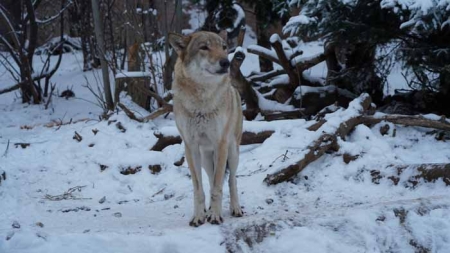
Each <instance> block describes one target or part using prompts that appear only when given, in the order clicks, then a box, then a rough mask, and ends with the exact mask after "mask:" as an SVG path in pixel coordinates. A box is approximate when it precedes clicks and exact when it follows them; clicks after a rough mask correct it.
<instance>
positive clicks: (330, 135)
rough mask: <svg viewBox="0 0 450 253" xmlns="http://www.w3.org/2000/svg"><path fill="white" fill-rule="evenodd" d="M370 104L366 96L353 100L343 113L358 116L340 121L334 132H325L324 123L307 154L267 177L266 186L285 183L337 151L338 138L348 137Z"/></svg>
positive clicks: (370, 101)
mask: <svg viewBox="0 0 450 253" xmlns="http://www.w3.org/2000/svg"><path fill="white" fill-rule="evenodd" d="M371 103H372V100H371V98H370V96H369V95H367V94H363V95H361V96H360V97H359V98H357V99H355V100H354V101H353V102H352V103H350V105H349V108H348V109H347V110H346V111H345V112H349V113H353V111H355V110H356V111H358V114H356V115H354V116H351V117H349V118H348V119H346V120H342V121H341V123H340V124H339V127H337V128H335V129H334V131H329V130H328V131H327V130H326V127H325V126H324V125H325V124H326V123H325V124H323V125H322V126H323V129H324V133H323V134H322V135H320V136H319V138H318V139H316V140H315V141H313V142H312V143H311V144H310V145H309V146H308V147H307V150H308V152H307V153H306V154H305V156H304V157H302V159H300V160H299V161H297V162H296V163H294V164H292V165H290V166H288V167H286V168H284V169H281V170H279V171H277V172H275V173H273V174H269V175H267V176H266V178H265V179H264V182H265V183H266V184H268V185H273V184H278V183H281V182H284V181H287V180H289V179H291V178H292V177H294V176H295V175H297V174H298V173H299V172H301V171H302V170H303V169H304V168H306V166H308V165H309V164H310V163H312V162H314V161H315V160H317V159H319V158H320V157H321V156H322V155H323V154H325V153H326V152H327V151H329V150H338V149H339V145H338V144H337V140H338V137H340V138H342V139H344V138H345V136H346V135H348V133H349V132H350V131H351V130H352V129H353V128H354V127H355V126H356V125H358V124H359V123H360V122H359V118H360V116H361V115H362V114H363V113H365V112H366V111H367V110H368V109H369V108H370V105H371ZM344 115H345V114H344ZM330 129H333V125H331V124H330Z"/></svg>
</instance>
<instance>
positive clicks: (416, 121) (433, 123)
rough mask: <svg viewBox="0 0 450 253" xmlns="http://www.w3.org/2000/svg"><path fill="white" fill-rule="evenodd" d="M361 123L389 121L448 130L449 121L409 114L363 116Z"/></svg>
mask: <svg viewBox="0 0 450 253" xmlns="http://www.w3.org/2000/svg"><path fill="white" fill-rule="evenodd" d="M361 121H362V123H363V124H365V125H375V124H377V123H380V122H382V121H387V122H391V123H393V124H399V125H404V126H416V127H427V128H434V129H438V130H444V131H450V123H449V122H448V121H447V120H445V118H441V119H439V120H432V119H427V118H425V117H423V116H420V115H419V116H409V115H395V114H392V115H385V116H382V117H376V116H364V117H362V119H361Z"/></svg>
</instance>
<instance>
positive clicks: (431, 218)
mask: <svg viewBox="0 0 450 253" xmlns="http://www.w3.org/2000/svg"><path fill="white" fill-rule="evenodd" d="M71 59H72V58H71V56H69V57H67V58H65V60H64V65H63V66H65V67H63V68H62V69H61V72H60V75H59V76H58V77H57V78H58V79H57V80H58V82H59V84H60V87H61V86H62V87H65V86H67V85H72V84H74V91H75V93H76V94H82V95H83V94H84V95H87V93H85V92H86V91H85V88H83V87H81V85H77V86H75V83H76V82H82V81H83V79H84V78H83V75H88V78H93V77H92V72H88V73H83V72H82V71H81V70H80V69H76V68H73V69H72V68H69V67H68V66H70V65H71V64H72V63H73V62H71V61H72V60H71ZM13 97H14V94H8V95H4V96H2V102H1V107H0V114H1V116H2V117H0V156H1V157H0V170H3V171H5V172H6V175H7V180H5V181H2V184H1V186H0V203H1V204H0V205H1V212H0V252H2V253H3V252H8V253H9V252H27V253H32V252H165V253H169V252H170V253H173V252H225V251H226V250H227V249H228V250H231V251H232V252H234V251H238V252H416V251H417V248H415V247H414V246H412V244H414V243H415V244H416V245H420V246H423V247H425V248H427V249H430V252H447V251H446V250H447V249H448V248H449V247H450V245H449V244H450V217H449V212H448V211H449V206H450V199H449V198H448V195H449V193H450V188H448V187H446V186H445V184H444V183H443V182H436V183H428V184H427V183H421V184H419V185H418V186H417V187H415V188H405V187H403V186H402V185H399V186H394V185H393V183H392V182H391V181H390V180H388V179H383V180H381V182H380V184H378V185H377V184H373V183H372V180H371V175H370V171H371V170H373V169H377V170H381V171H383V170H388V169H386V166H387V165H390V164H417V163H448V162H449V161H450V145H449V144H448V143H446V142H438V141H436V140H435V139H434V137H433V135H427V134H426V132H427V130H426V129H419V128H406V127H397V128H396V129H397V130H396V136H395V137H392V135H385V136H381V135H380V133H379V131H378V128H379V126H375V127H374V128H373V129H369V128H367V127H365V126H359V127H357V129H356V130H355V131H354V133H353V134H352V135H351V136H350V137H349V138H348V140H347V141H346V142H342V143H341V145H342V150H341V153H337V154H330V155H326V156H324V157H323V158H321V159H319V160H318V161H316V162H314V163H313V164H311V165H310V166H308V168H307V169H306V170H304V171H303V172H302V173H301V174H300V175H299V176H298V177H297V178H296V179H295V180H294V181H293V182H291V183H282V184H280V185H277V186H270V187H268V186H266V185H265V184H263V183H262V181H263V179H264V177H265V176H266V174H268V173H272V172H275V171H277V170H278V169H280V168H282V167H285V166H287V165H289V164H290V163H293V162H295V161H296V160H297V159H298V158H299V157H301V156H302V154H303V153H304V152H305V148H306V147H307V145H308V144H309V143H310V142H311V141H312V140H313V139H314V138H315V137H317V135H318V134H319V133H315V132H310V131H308V130H306V128H307V127H308V126H309V125H311V124H312V122H306V121H304V120H289V121H276V122H270V123H267V122H245V124H244V128H245V129H246V130H248V131H255V132H257V131H262V130H275V131H276V132H275V134H274V135H273V136H272V137H270V138H269V139H268V140H266V141H265V142H264V143H263V144H256V145H250V146H242V148H241V162H240V165H239V169H238V175H239V177H238V187H239V192H240V200H241V205H242V206H244V211H245V216H244V217H242V218H233V217H231V215H230V213H229V211H228V209H227V208H228V206H229V198H228V196H229V193H228V189H227V187H225V190H224V194H225V197H224V201H225V203H224V208H225V217H224V218H225V223H224V224H223V225H220V226H214V225H210V224H205V225H203V226H201V227H199V228H191V227H189V226H188V221H189V218H190V216H191V214H192V202H193V199H192V191H191V190H192V186H191V180H190V178H189V172H188V168H187V164H186V163H184V164H183V165H182V166H180V167H176V166H174V165H173V163H174V162H175V161H177V160H178V159H179V158H180V157H181V156H182V155H183V148H182V146H181V145H174V146H170V147H167V148H166V149H164V150H163V151H162V152H154V151H149V149H150V148H151V147H152V146H153V144H154V143H155V142H156V137H155V136H154V135H153V133H154V132H155V131H158V132H164V133H171V132H172V133H174V132H176V128H175V126H174V121H173V117H172V115H169V117H168V118H167V119H164V118H163V117H161V118H159V119H157V120H155V121H154V122H149V123H145V124H143V123H137V122H134V121H131V120H129V119H128V118H127V117H126V116H125V115H124V114H123V113H122V112H120V113H119V114H117V115H114V116H112V117H111V118H110V120H116V122H111V124H108V122H107V121H98V120H96V119H97V115H98V114H99V113H100V111H99V110H98V108H97V107H96V106H95V105H93V104H91V103H88V102H84V101H81V100H79V99H74V98H71V99H68V100H66V99H63V98H61V99H59V98H58V99H56V100H55V106H54V109H55V112H54V113H51V112H52V111H51V110H50V111H45V110H43V108H42V106H35V105H26V106H24V105H22V104H20V101H14V102H13V100H14V99H13ZM64 114H66V116H65V118H64V120H63V121H64V122H67V121H69V120H70V118H73V119H74V120H75V119H82V118H86V117H90V118H92V119H93V120H91V121H86V122H78V123H75V124H69V125H65V126H62V127H60V128H58V127H53V128H47V127H44V126H43V125H42V124H43V123H47V122H49V121H50V120H52V119H58V118H62V116H63V115H64ZM117 122H121V123H122V125H123V126H124V127H125V128H126V129H127V130H126V132H124V133H123V132H121V131H120V130H119V129H117V127H116V123H117ZM23 125H28V126H34V128H33V129H30V130H26V129H21V128H20V126H23ZM93 129H96V130H98V133H97V134H95V135H94V133H93V131H92V130H93ZM391 129H392V127H391ZM75 131H76V132H77V133H79V134H80V135H81V136H82V137H83V140H82V141H81V142H77V141H76V140H74V139H73V138H72V137H73V136H74V132H75ZM8 140H9V141H10V146H9V148H8V150H7V152H6V155H4V151H5V150H6V146H7V143H8ZM17 142H27V143H31V145H30V146H29V147H27V148H25V149H22V148H21V147H20V146H19V147H17V148H16V147H15V146H14V145H13V144H14V143H17ZM92 144H94V145H93V146H92ZM89 146H92V147H89ZM344 151H345V152H348V153H351V154H359V155H360V158H359V159H357V160H356V161H353V162H351V163H350V164H348V165H347V164H345V163H344V162H343V161H342V152H344ZM154 164H161V165H162V171H161V172H160V173H159V174H156V175H154V174H151V172H150V171H149V169H148V166H149V165H154ZM100 165H106V166H108V167H107V168H106V169H105V170H104V171H102V170H101V167H100ZM137 166H141V171H139V172H137V173H136V174H131V175H123V174H121V173H120V171H121V170H122V169H126V168H128V167H133V168H135V167H137ZM205 177H206V175H205ZM207 184H208V183H207V182H205V185H206V189H207V188H208V186H207ZM77 186H82V188H80V190H79V191H78V190H75V191H74V192H73V193H72V195H68V196H69V197H70V198H69V199H65V200H59V201H58V200H51V199H52V198H54V197H55V196H57V195H61V194H63V193H64V192H66V191H68V189H70V188H73V187H77ZM46 196H47V197H46ZM103 197H105V200H104V202H103V203H99V201H100V200H101V199H102V198H103ZM100 202H101V201H100ZM398 210H404V211H403V212H405V213H407V215H405V217H403V218H401V217H402V216H401V215H399V214H398V213H399V211H398ZM400 213H402V212H401V211H400ZM396 214H397V215H396ZM14 222H17V223H18V224H20V228H13V227H12V225H13V223H14ZM41 224H43V226H42V227H41V226H39V225H41ZM7 238H8V239H7ZM411 242H414V243H411ZM250 245H251V246H250Z"/></svg>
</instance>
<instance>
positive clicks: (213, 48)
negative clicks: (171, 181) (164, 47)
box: [169, 32, 243, 226]
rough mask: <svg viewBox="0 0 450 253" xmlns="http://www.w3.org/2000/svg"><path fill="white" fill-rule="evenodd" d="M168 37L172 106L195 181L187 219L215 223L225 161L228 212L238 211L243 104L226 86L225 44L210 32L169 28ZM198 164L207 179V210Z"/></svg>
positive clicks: (219, 214) (194, 222)
mask: <svg viewBox="0 0 450 253" xmlns="http://www.w3.org/2000/svg"><path fill="white" fill-rule="evenodd" d="M169 41H170V44H171V45H172V47H173V48H174V49H175V50H176V52H177V54H178V56H179V57H178V60H177V63H176V65H175V78H174V82H173V86H172V89H173V91H174V99H173V110H174V114H175V121H176V125H177V127H178V130H179V131H180V134H181V137H182V139H183V141H184V145H185V151H186V159H187V162H188V165H189V169H190V171H191V177H192V183H193V185H194V215H193V217H192V220H191V221H190V223H189V224H190V225H191V226H199V225H201V224H203V223H204V222H205V219H206V218H207V219H208V221H209V222H211V223H212V224H220V223H222V222H223V218H222V195H223V194H222V193H223V190H222V188H223V182H224V176H225V168H226V166H227V165H228V167H229V169H230V177H229V182H228V183H229V186H230V199H231V201H230V210H231V214H232V215H233V216H236V217H240V216H242V214H243V212H242V209H241V206H240V205H239V200H238V192H237V186H236V169H237V167H238V163H239V143H240V140H241V135H242V108H241V99H240V96H239V93H238V92H237V90H235V89H234V88H233V87H232V86H231V81H230V76H229V74H228V68H229V65H230V62H229V61H228V58H227V51H226V44H225V42H224V40H223V39H222V38H221V37H220V36H218V35H217V34H215V33H210V32H197V33H193V34H191V35H189V36H182V35H178V34H170V35H169ZM202 167H203V168H204V169H205V170H206V173H207V175H208V177H209V182H210V193H211V200H210V209H209V211H208V212H207V211H206V207H205V193H204V191H203V186H202V171H201V168H202Z"/></svg>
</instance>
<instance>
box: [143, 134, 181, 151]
mask: <svg viewBox="0 0 450 253" xmlns="http://www.w3.org/2000/svg"><path fill="white" fill-rule="evenodd" d="M154 135H155V136H156V138H158V141H157V142H156V143H155V145H153V147H152V148H151V149H150V150H152V151H162V150H163V149H165V148H166V147H167V146H170V145H175V144H180V143H181V142H182V140H181V137H180V136H179V135H178V136H171V135H169V136H167V135H166V136H165V135H163V134H161V133H154Z"/></svg>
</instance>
